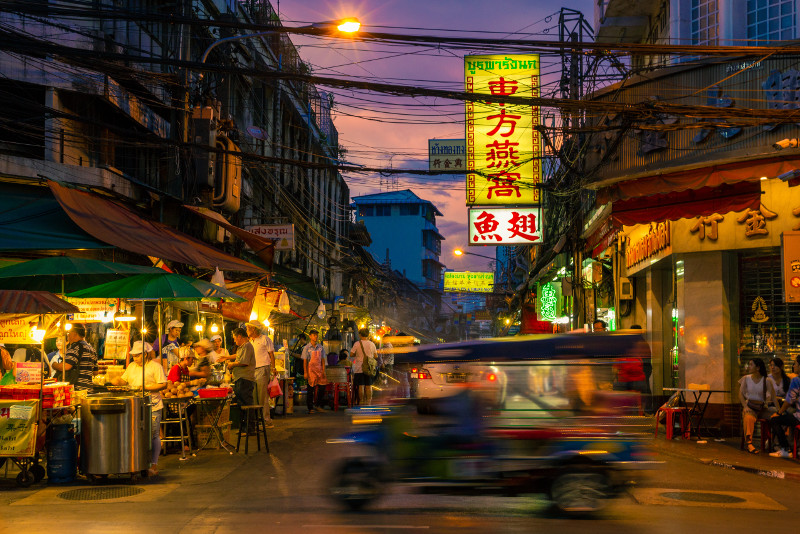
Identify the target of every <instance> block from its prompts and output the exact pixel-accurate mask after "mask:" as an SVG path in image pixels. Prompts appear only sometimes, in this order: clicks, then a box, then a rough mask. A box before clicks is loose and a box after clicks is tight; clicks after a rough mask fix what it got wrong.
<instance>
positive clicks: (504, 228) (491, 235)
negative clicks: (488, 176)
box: [469, 206, 542, 245]
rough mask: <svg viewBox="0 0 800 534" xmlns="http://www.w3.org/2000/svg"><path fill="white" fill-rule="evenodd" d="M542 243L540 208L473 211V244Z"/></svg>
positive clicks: (475, 209) (470, 210) (471, 228)
mask: <svg viewBox="0 0 800 534" xmlns="http://www.w3.org/2000/svg"><path fill="white" fill-rule="evenodd" d="M541 240H542V217H541V209H540V208H539V207H538V206H531V207H528V208H470V209H469V243H470V245H492V244H494V245H536V244H539V242H540V241H541Z"/></svg>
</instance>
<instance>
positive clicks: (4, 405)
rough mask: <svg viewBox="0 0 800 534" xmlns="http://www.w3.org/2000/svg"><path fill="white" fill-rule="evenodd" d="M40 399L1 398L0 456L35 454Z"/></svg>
mask: <svg viewBox="0 0 800 534" xmlns="http://www.w3.org/2000/svg"><path fill="white" fill-rule="evenodd" d="M38 404H39V401H38V400H0V457H9V456H12V457H13V456H33V451H34V448H35V446H36V439H35V438H36V418H37V416H38V413H39V410H37V409H36V408H37V406H38Z"/></svg>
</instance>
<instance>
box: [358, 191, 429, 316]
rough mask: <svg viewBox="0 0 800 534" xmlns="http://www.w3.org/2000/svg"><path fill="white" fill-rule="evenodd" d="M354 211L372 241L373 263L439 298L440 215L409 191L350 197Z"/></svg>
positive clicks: (370, 248)
mask: <svg viewBox="0 0 800 534" xmlns="http://www.w3.org/2000/svg"><path fill="white" fill-rule="evenodd" d="M353 207H354V208H355V210H356V221H364V224H365V225H366V226H367V230H368V231H369V235H370V237H372V244H371V245H370V246H369V247H367V250H368V251H369V252H370V254H372V256H373V257H374V258H375V260H376V261H377V262H378V263H381V264H384V265H386V266H387V267H390V268H391V269H392V270H394V271H397V272H400V273H402V274H403V275H404V276H405V277H406V278H408V279H409V280H410V281H411V282H413V283H414V284H416V285H417V286H419V287H420V288H421V289H423V290H425V291H426V292H429V293H435V294H436V295H438V296H441V280H442V269H443V268H444V264H442V263H441V262H440V261H439V255H440V254H441V253H442V245H441V243H442V241H443V240H444V237H443V236H442V234H440V233H439V231H438V230H437V229H436V216H437V215H440V216H441V215H442V212H440V211H439V210H438V209H437V208H436V206H434V205H433V203H431V202H429V201H427V200H423V199H421V198H419V197H418V196H417V195H415V194H414V193H413V192H412V191H411V190H409V189H406V190H404V191H390V192H386V193H376V194H374V195H362V196H358V197H353ZM436 300H437V301H438V300H439V299H438V298H437V299H436Z"/></svg>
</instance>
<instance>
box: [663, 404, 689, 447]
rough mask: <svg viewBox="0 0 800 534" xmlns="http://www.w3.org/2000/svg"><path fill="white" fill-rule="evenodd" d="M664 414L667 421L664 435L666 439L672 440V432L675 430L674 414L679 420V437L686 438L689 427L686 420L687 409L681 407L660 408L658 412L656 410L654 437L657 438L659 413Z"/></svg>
mask: <svg viewBox="0 0 800 534" xmlns="http://www.w3.org/2000/svg"><path fill="white" fill-rule="evenodd" d="M662 412H663V413H664V414H666V417H667V421H666V429H665V430H666V434H667V439H672V437H673V431H674V428H675V414H676V413H677V414H678V415H679V417H680V419H681V435H682V436H683V437H684V438H686V437H688V433H689V426H688V424H687V423H688V419H689V409H688V408H683V407H674V408H673V407H669V406H666V405H664V406H662V407H661V408H659V409H658V410H656V433H655V437H658V419H659V417H660V416H661V413H662Z"/></svg>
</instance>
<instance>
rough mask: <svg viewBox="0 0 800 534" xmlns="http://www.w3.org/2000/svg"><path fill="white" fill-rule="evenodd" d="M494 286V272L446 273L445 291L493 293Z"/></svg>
mask: <svg viewBox="0 0 800 534" xmlns="http://www.w3.org/2000/svg"><path fill="white" fill-rule="evenodd" d="M493 287H494V273H471V272H461V273H458V272H453V271H445V273H444V290H445V291H455V292H459V291H469V292H472V293H491V292H492V288H493Z"/></svg>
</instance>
